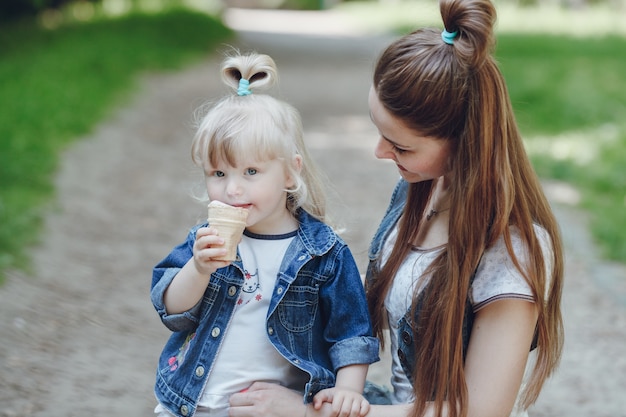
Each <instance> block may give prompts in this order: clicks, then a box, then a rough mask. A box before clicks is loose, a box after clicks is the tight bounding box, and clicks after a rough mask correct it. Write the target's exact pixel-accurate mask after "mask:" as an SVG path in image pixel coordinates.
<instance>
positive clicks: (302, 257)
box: [298, 255, 306, 261]
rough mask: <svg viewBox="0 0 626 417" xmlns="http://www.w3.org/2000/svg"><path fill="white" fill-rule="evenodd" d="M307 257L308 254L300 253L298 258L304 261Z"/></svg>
mask: <svg viewBox="0 0 626 417" xmlns="http://www.w3.org/2000/svg"><path fill="white" fill-rule="evenodd" d="M305 259H306V255H300V257H299V258H298V260H299V261H304V260H305Z"/></svg>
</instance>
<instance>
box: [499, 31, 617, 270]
mask: <svg viewBox="0 0 626 417" xmlns="http://www.w3.org/2000/svg"><path fill="white" fill-rule="evenodd" d="M496 55H497V58H498V60H499V62H500V65H501V68H502V71H503V73H504V75H505V78H506V80H507V85H508V87H509V92H510V94H511V99H512V101H513V107H514V108H515V111H516V115H517V119H518V122H519V124H520V128H521V130H522V132H523V134H524V136H525V138H526V141H527V144H528V148H529V151H530V154H531V157H532V159H533V162H534V164H535V167H536V169H537V171H538V173H539V174H540V175H541V176H543V177H545V178H553V179H558V180H563V181H565V182H567V183H569V184H571V185H573V186H574V187H575V188H576V189H577V190H578V191H579V192H580V193H581V195H582V199H581V202H580V204H581V206H582V207H583V208H585V209H586V210H587V211H588V212H589V213H590V218H591V229H592V232H593V234H594V236H595V238H596V241H597V242H598V244H599V248H600V252H601V253H602V254H603V255H604V256H606V257H607V258H609V259H613V260H618V261H621V262H626V169H625V167H626V82H625V81H624V74H626V39H625V38H623V37H594V38H573V37H565V36H548V35H508V34H506V35H505V34H503V35H500V36H499V37H498V46H497V51H496ZM562 227H567V225H562Z"/></svg>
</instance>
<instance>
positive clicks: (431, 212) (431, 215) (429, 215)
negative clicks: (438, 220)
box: [426, 207, 450, 222]
mask: <svg viewBox="0 0 626 417" xmlns="http://www.w3.org/2000/svg"><path fill="white" fill-rule="evenodd" d="M447 210H450V207H448V208H446V209H442V210H436V209H430V211H429V212H428V214H427V215H426V221H427V222H429V221H430V219H432V218H433V217H435V216H436V215H438V214H439V213H443V212H444V211H447Z"/></svg>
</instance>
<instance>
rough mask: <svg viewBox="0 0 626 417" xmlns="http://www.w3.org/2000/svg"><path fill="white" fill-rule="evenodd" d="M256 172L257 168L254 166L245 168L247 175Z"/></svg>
mask: <svg viewBox="0 0 626 417" xmlns="http://www.w3.org/2000/svg"><path fill="white" fill-rule="evenodd" d="M256 173H257V170H256V169H254V168H248V169H246V174H248V175H255V174H256Z"/></svg>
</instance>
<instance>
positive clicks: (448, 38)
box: [441, 29, 459, 45]
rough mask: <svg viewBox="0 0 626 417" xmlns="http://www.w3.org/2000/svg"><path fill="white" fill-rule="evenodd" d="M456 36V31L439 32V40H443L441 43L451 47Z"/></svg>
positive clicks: (457, 32)
mask: <svg viewBox="0 0 626 417" xmlns="http://www.w3.org/2000/svg"><path fill="white" fill-rule="evenodd" d="M458 34H459V31H458V30H455V31H454V32H448V31H447V30H445V29H444V30H443V32H441V39H443V41H444V42H445V43H447V44H448V45H452V43H453V40H454V38H456V35H458Z"/></svg>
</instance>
